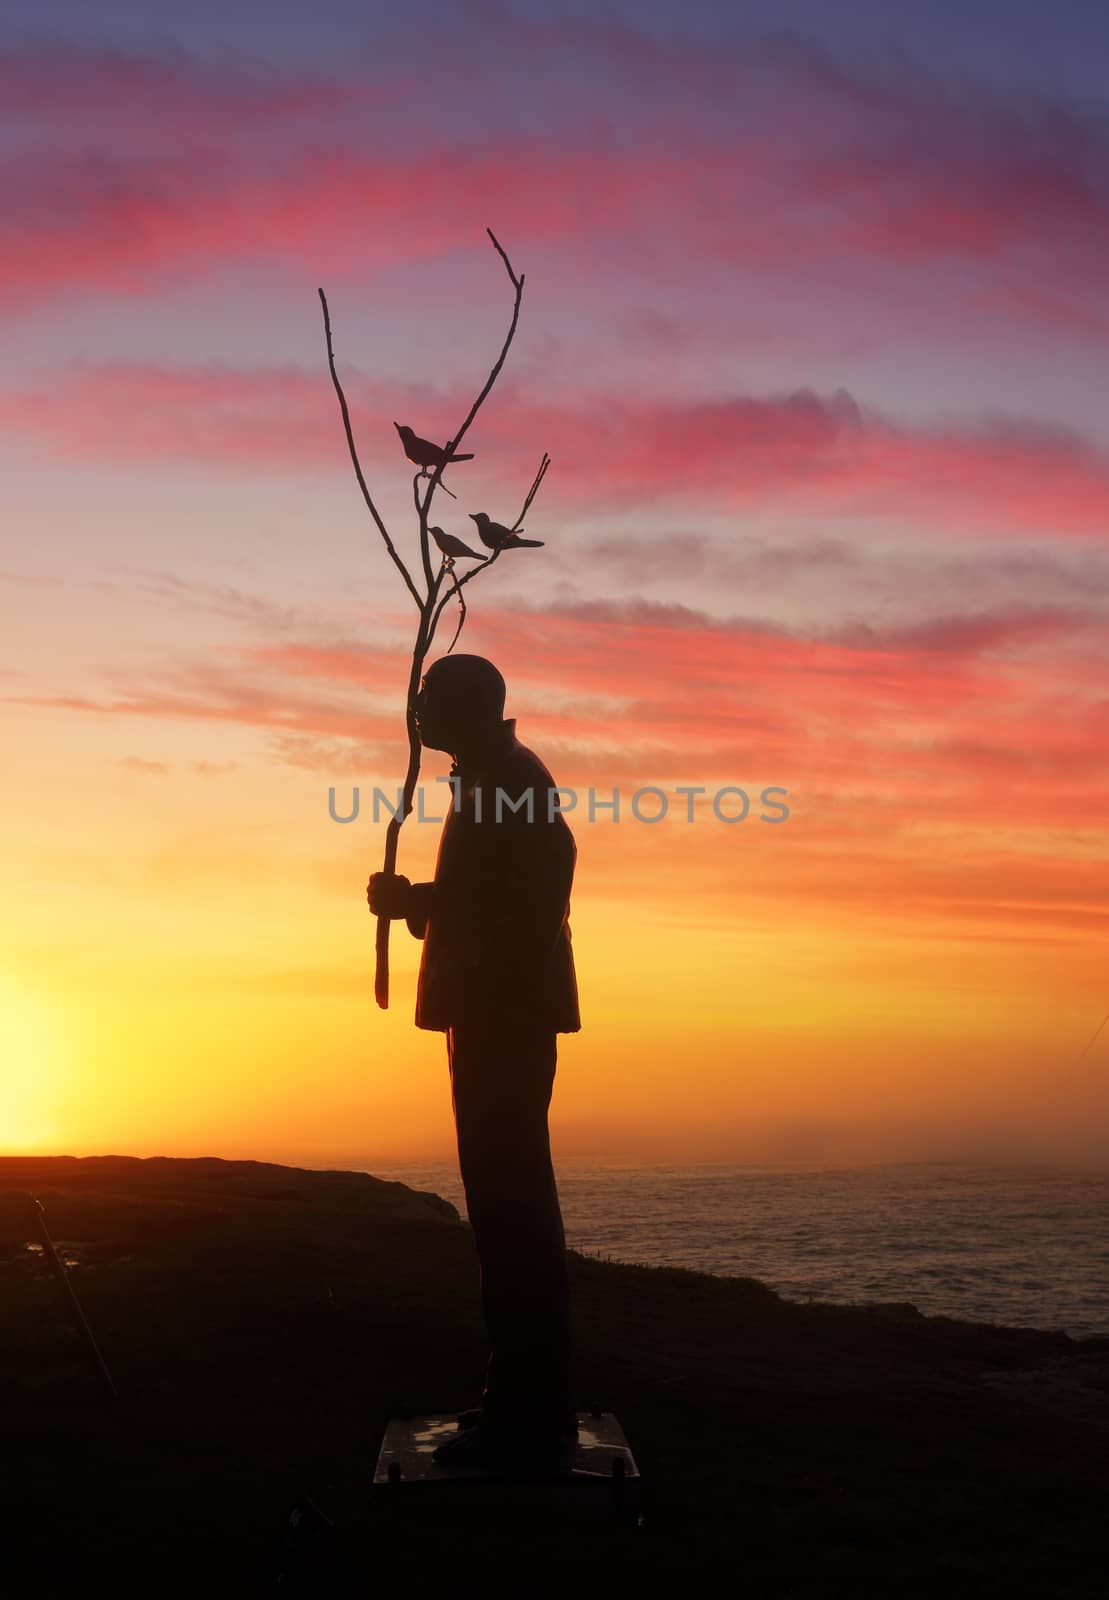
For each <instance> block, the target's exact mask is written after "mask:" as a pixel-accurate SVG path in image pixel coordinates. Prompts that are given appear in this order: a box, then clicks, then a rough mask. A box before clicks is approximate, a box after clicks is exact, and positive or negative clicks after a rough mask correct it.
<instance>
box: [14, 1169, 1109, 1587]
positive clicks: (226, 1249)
mask: <svg viewBox="0 0 1109 1600" xmlns="http://www.w3.org/2000/svg"><path fill="white" fill-rule="evenodd" d="M27 1190H29V1191H32V1192H33V1193H35V1194H37V1195H38V1197H39V1199H40V1200H41V1201H42V1203H43V1205H44V1207H45V1210H46V1216H47V1222H48V1226H49V1228H50V1231H51V1234H52V1236H53V1238H54V1240H55V1242H56V1243H58V1244H59V1245H63V1244H64V1249H63V1250H62V1253H63V1254H66V1255H68V1256H69V1258H70V1259H71V1260H75V1261H76V1262H77V1265H76V1266H74V1267H73V1268H72V1271H71V1277H72V1282H73V1284H74V1287H75V1288H76V1289H77V1291H78V1294H79V1296H80V1300H81V1303H82V1305H83V1306H84V1308H85V1311H86V1314H87V1316H88V1320H89V1322H90V1324H91V1326H92V1328H93V1329H94V1331H95V1333H96V1335H97V1337H98V1339H99V1342H100V1345H101V1347H102V1349H103V1352H104V1354H105V1357H106V1358H107V1361H108V1364H109V1366H110V1368H111V1371H112V1374H113V1376H114V1378H115V1380H116V1383H117V1386H118V1388H119V1390H120V1392H121V1396H122V1401H121V1404H119V1405H118V1406H116V1407H113V1406H112V1405H111V1403H110V1401H108V1400H107V1399H106V1398H105V1396H104V1394H103V1393H102V1392H101V1389H100V1387H99V1386H98V1383H97V1380H96V1377H95V1374H94V1373H93V1371H92V1369H91V1367H90V1364H89V1362H88V1360H87V1358H86V1356H85V1353H84V1349H83V1346H82V1345H81V1344H80V1342H79V1340H78V1338H77V1336H76V1334H75V1333H74V1331H73V1329H72V1327H71V1326H70V1324H69V1322H68V1320H67V1317H66V1314H65V1310H64V1306H63V1301H62V1297H61V1294H60V1292H59V1289H58V1287H57V1285H56V1284H55V1282H54V1280H53V1278H52V1277H51V1276H50V1275H49V1273H48V1272H47V1270H46V1269H45V1266H44V1263H43V1261H42V1259H41V1258H36V1257H35V1255H34V1254H33V1253H31V1252H29V1251H27V1250H26V1249H25V1248H23V1247H22V1240H21V1238H20V1237H19V1235H20V1233H21V1231H22V1228H21V1224H20V1222H19V1220H18V1217H19V1209H20V1208H19V1203H18V1201H17V1198H16V1195H15V1194H14V1193H13V1191H27ZM0 1191H6V1193H5V1194H3V1195H0V1356H2V1358H3V1367H2V1372H3V1379H2V1380H0V1381H3V1383H4V1385H5V1388H6V1389H7V1390H8V1391H9V1392H8V1393H6V1394H5V1396H4V1411H3V1479H2V1481H0V1491H2V1496H3V1499H2V1530H0V1539H2V1561H3V1578H4V1579H5V1580H8V1581H7V1582H6V1583H5V1588H6V1589H7V1592H9V1593H11V1594H12V1595H20V1596H22V1595H24V1594H28V1595H29V1594H34V1595H36V1596H48V1595H53V1594H55V1593H61V1592H62V1589H61V1584H62V1582H63V1580H73V1581H75V1583H76V1584H77V1585H78V1587H75V1588H73V1589H72V1590H71V1591H70V1592H74V1593H77V1592H81V1593H84V1592H92V1590H93V1589H95V1590H98V1591H99V1590H103V1591H104V1592H106V1593H108V1594H117V1595H118V1594H131V1593H134V1594H143V1595H150V1596H160V1595H165V1594H172V1593H179V1592H181V1593H184V1592H189V1593H196V1592H198V1591H201V1592H205V1591H206V1592H207V1594H208V1595H209V1596H213V1597H214V1596H221V1595H224V1594H228V1595H232V1594H234V1595H246V1594H255V1593H261V1594H270V1593H272V1594H274V1595H280V1594H291V1593H297V1594H300V1593H303V1594H319V1595H330V1594H336V1595H339V1594H366V1595H375V1594H382V1595H386V1594H389V1595H395V1596H398V1597H399V1596H400V1595H402V1594H406V1595H423V1594H428V1595H432V1594H434V1595H442V1596H444V1597H445V1600H446V1597H449V1596H456V1595H457V1596H462V1595H475V1596H476V1595H486V1594H504V1595H520V1596H527V1595H546V1594H556V1593H558V1594H566V1595H598V1596H599V1595H604V1596H606V1597H607V1596H614V1597H615V1596H623V1595H625V1594H628V1595H636V1596H639V1595H642V1596H649V1595H653V1594H655V1593H660V1592H662V1593H675V1592H676V1593H678V1594H680V1595H683V1596H689V1597H694V1596H701V1595H708V1594H716V1593H719V1594H723V1595H729V1596H730V1595H733V1594H736V1595H739V1594H746V1595H748V1596H754V1597H761V1596H813V1597H817V1596H820V1597H824V1596H832V1595H844V1596H846V1595H853V1596H860V1595H862V1596H871V1595H873V1596H882V1597H887V1596H888V1597H894V1596H902V1595H916V1594H921V1595H924V1594H928V1595H935V1596H941V1595H943V1596H946V1595H968V1596H969V1595H974V1596H986V1595H1011V1596H1023V1595H1037V1596H1043V1597H1045V1600H1046V1597H1050V1600H1057V1597H1066V1596H1103V1595H1105V1594H1107V1593H1109V1532H1107V1530H1109V1511H1107V1507H1109V1339H1097V1340H1091V1339H1087V1340H1077V1341H1076V1340H1072V1339H1069V1338H1068V1337H1066V1336H1065V1335H1063V1334H1057V1333H1039V1332H1030V1331H1026V1330H1019V1329H1013V1328H999V1327H991V1326H988V1325H985V1324H975V1323H965V1322H956V1321H953V1320H951V1319H949V1318H945V1317H922V1316H920V1315H919V1314H918V1313H917V1312H916V1311H915V1310H914V1308H913V1307H912V1306H908V1305H896V1306H890V1305H886V1306H871V1307H858V1308H854V1307H852V1308H834V1307H828V1306H800V1305H794V1304H790V1303H787V1302H784V1301H782V1300H780V1299H779V1298H778V1297H777V1296H776V1295H775V1294H774V1293H773V1292H772V1291H770V1290H769V1289H767V1288H765V1287H764V1286H763V1285H762V1284H760V1283H758V1282H756V1281H755V1280H753V1279H725V1278H711V1277H707V1276H703V1275H700V1274H696V1273H688V1272H677V1271H669V1270H662V1269H651V1268H645V1267H630V1266H617V1265H612V1264H605V1263H600V1262H596V1261H593V1260H590V1259H587V1258H584V1257H580V1256H572V1257H571V1272H572V1285H573V1293H574V1304H575V1315H576V1335H577V1371H578V1386H579V1403H580V1405H581V1406H582V1407H583V1408H588V1407H589V1406H591V1405H598V1406H603V1407H604V1408H605V1409H607V1410H614V1411H615V1412H616V1413H617V1415H618V1416H619V1417H620V1419H621V1421H622V1423H623V1425H624V1428H625V1431H626V1433H627V1435H628V1439H629V1442H630V1444H631V1446H632V1449H633V1450H634V1452H635V1455H636V1458H637V1461H638V1464H639V1467H640V1470H641V1472H642V1475H643V1482H644V1494H645V1518H644V1522H643V1525H642V1527H636V1526H635V1524H634V1523H632V1524H630V1525H626V1526H623V1527H619V1526H617V1527H613V1528H606V1527H604V1526H602V1527H600V1528H598V1529H589V1528H586V1527H583V1526H581V1525H580V1523H579V1521H578V1520H575V1519H574V1518H573V1517H572V1516H571V1515H570V1514H568V1513H566V1512H564V1511H562V1512H559V1511H556V1510H552V1511H551V1512H550V1514H549V1515H546V1514H544V1513H542V1512H541V1513H539V1514H538V1516H536V1515H534V1514H533V1515H532V1516H531V1517H530V1518H526V1517H523V1516H520V1515H510V1514H506V1513H505V1512H504V1511H503V1510H502V1511H499V1512H498V1510H497V1509H496V1506H495V1505H493V1504H492V1503H491V1505H490V1510H489V1512H488V1514H482V1515H480V1516H478V1517H476V1518H475V1519H473V1520H472V1521H471V1522H470V1523H469V1524H465V1523H463V1524H457V1523H456V1524H454V1525H452V1524H450V1523H448V1522H447V1521H445V1520H444V1518H445V1516H446V1515H447V1514H448V1513H446V1512H443V1513H440V1512H439V1511H429V1512H428V1514H427V1516H426V1519H424V1520H423V1521H422V1522H420V1523H419V1524H418V1525H417V1526H416V1527H415V1528H410V1529H408V1530H407V1531H405V1530H403V1529H401V1528H400V1527H399V1526H398V1525H397V1524H396V1521H395V1519H394V1518H393V1517H392V1515H391V1514H390V1512H389V1510H388V1508H387V1507H386V1508H385V1510H384V1511H383V1510H382V1507H381V1504H380V1501H379V1500H378V1501H375V1500H374V1498H373V1496H372V1495H371V1494H370V1491H369V1482H370V1479H371V1477H372V1472H373V1464H374V1461H375V1459H376V1455H377V1449H378V1445H379V1443H380V1439H381V1435H382V1433H383V1430H384V1426H385V1421H386V1418H387V1417H388V1416H390V1415H391V1414H397V1413H400V1412H404V1411H405V1410H409V1411H415V1412H420V1411H429V1412H431V1411H454V1410H458V1409H459V1408H461V1407H463V1406H466V1405H470V1404H473V1403H474V1402H475V1400H476V1398H477V1391H478V1389H479V1387H480V1379H481V1373H482V1369H483V1365H484V1357H485V1345H484V1336H483V1331H482V1327H481V1320H480V1308H479V1302H478V1283H477V1263H476V1257H475V1254H474V1248H473V1240H472V1236H471V1234H470V1231H469V1228H468V1227H466V1226H465V1225H464V1224H462V1223H460V1222H459V1221H458V1220H457V1218H456V1217H455V1215H454V1213H453V1211H452V1209H451V1208H450V1207H449V1206H446V1205H445V1203H444V1202H442V1201H435V1200H431V1199H428V1198H427V1197H420V1196H416V1195H414V1194H413V1192H412V1191H410V1190H407V1189H404V1188H403V1187H402V1186H401V1185H395V1184H384V1183H380V1182H379V1181H378V1180H376V1179H372V1178H367V1177H364V1176H361V1175H359V1174H356V1173H321V1172H306V1171H301V1170H298V1169H293V1168H287V1167H277V1166H269V1165H264V1164H261V1163H254V1162H224V1161H216V1160H211V1161H173V1160H160V1159H159V1160H150V1161H138V1160H133V1159H128V1158H123V1157H103V1158H89V1159H86V1160H73V1159H72V1158H56V1159H38V1158H26V1159H22V1158H10V1159H6V1160H0ZM13 1579H14V1583H13V1582H12V1580H13Z"/></svg>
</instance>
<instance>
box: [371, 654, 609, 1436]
mask: <svg viewBox="0 0 1109 1600" xmlns="http://www.w3.org/2000/svg"><path fill="white" fill-rule="evenodd" d="M504 698H505V684H504V679H503V678H502V677H501V675H500V673H499V672H498V671H497V669H496V667H495V666H494V665H493V664H492V662H490V661H486V660H485V659H484V657H482V656H469V655H457V656H452V655H448V656H443V657H441V658H440V659H439V660H438V661H436V662H434V663H433V664H432V665H431V667H429V668H428V671H427V673H426V674H425V676H424V679H423V682H422V684H421V687H420V693H419V695H418V697H417V701H416V708H415V709H416V720H417V725H418V727H419V732H420V741H421V743H422V744H423V745H425V746H427V747H428V748H430V749H433V750H445V751H447V752H448V753H449V754H450V755H452V756H453V757H454V764H453V765H452V767H451V791H452V804H451V807H450V809H449V810H448V812H447V816H446V819H445V821H444V824H443V833H442V838H441V841H440V845H439V856H438V860H437V862H436V868H435V878H434V881H433V882H431V883H409V881H408V879H407V878H405V877H403V876H402V875H399V874H398V875H394V876H393V877H387V876H386V874H384V873H380V872H378V873H374V874H373V876H372V877H371V878H370V882H369V887H368V898H369V903H370V909H371V911H374V912H377V913H383V914H385V915H387V916H389V917H403V918H405V920H406V921H407V924H408V927H409V930H410V932H411V933H413V934H414V935H415V937H416V938H418V939H423V941H424V947H423V953H422V958H421V962H420V975H419V982H418V987H417V996H416V1026H417V1027H419V1028H429V1029H434V1030H436V1031H440V1032H444V1031H445V1033H446V1036H447V1060H448V1064H449V1070H450V1082H451V1103H452V1105H453V1108H454V1119H455V1130H456V1133H457V1137H458V1160H459V1166H460V1169H461V1174H462V1182H463V1186H464V1188H465V1191H466V1208H467V1211H468V1214H469V1218H470V1224H471V1226H472V1228H473V1232H474V1239H475V1243H476V1245H477V1251H478V1259H479V1261H480V1263H481V1294H482V1304H483V1308H484V1313H485V1322H486V1328H487V1330H488V1334H489V1341H490V1345H491V1347H492V1348H491V1353H490V1357H489V1364H488V1367H487V1370H486V1375H485V1386H484V1389H483V1392H482V1405H481V1409H480V1411H477V1410H474V1411H470V1412H463V1413H462V1414H461V1415H460V1417H459V1433H458V1435H457V1436H455V1437H452V1438H451V1439H449V1440H447V1441H446V1443H445V1444H443V1445H441V1446H440V1447H439V1449H438V1450H437V1451H436V1458H437V1459H439V1460H441V1461H444V1462H448V1461H453V1462H455V1463H457V1464H460V1465H465V1464H469V1465H475V1466H481V1465H487V1464H488V1465H492V1464H496V1463H502V1464H503V1463H505V1462H506V1461H513V1460H519V1461H528V1462H531V1461H536V1460H540V1461H546V1460H551V1461H555V1462H561V1461H565V1460H566V1459H567V1456H568V1452H569V1451H570V1450H571V1449H572V1445H573V1440H574V1437H575V1435H576V1433H577V1419H576V1412H575V1407H574V1401H573V1395H572V1386H571V1375H570V1318H569V1295H568V1288H567V1275H566V1244H565V1235H564V1232H563V1224H562V1214H561V1211H560V1209H559V1202H558V1192H557V1189H556V1187H555V1178H554V1170H553V1167H552V1165H551V1147H550V1134H549V1130H548V1125H547V1112H548V1108H549V1106H550V1101H551V1092H552V1089H553V1086H554V1076H555V1060H556V1043H557V1041H556V1035H557V1034H559V1033H576V1032H577V1031H578V1030H579V1029H580V1027H581V1019H580V1016H579V1012H578V990H577V980H576V977H575V972H574V958H573V954H572V952H571V947H570V923H569V911H570V888H571V884H572V882H573V877H574V864H575V861H576V858H577V849H576V846H575V844H574V836H573V834H572V833H571V831H570V829H569V827H568V826H567V824H566V820H565V818H564V817H563V816H562V815H561V813H560V811H559V810H558V791H557V788H556V786H555V782H554V779H553V778H552V776H551V774H550V772H549V771H548V770H547V768H546V767H545V766H544V764H543V762H542V761H540V759H539V757H538V756H537V755H535V754H534V752H533V751H531V750H529V749H527V747H526V746H525V745H522V744H521V743H520V742H519V741H518V740H517V738H516V723H515V719H514V718H510V719H508V720H507V721H506V720H505V719H504Z"/></svg>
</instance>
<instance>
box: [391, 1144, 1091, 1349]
mask: <svg viewBox="0 0 1109 1600" xmlns="http://www.w3.org/2000/svg"><path fill="white" fill-rule="evenodd" d="M372 1170H373V1172H374V1174H375V1176H377V1177H380V1178H391V1179H399V1180H400V1181H401V1182H402V1183H406V1184H408V1185H410V1186H411V1187H412V1188H414V1189H430V1190H433V1191H434V1192H435V1193H436V1194H440V1195H442V1196H443V1197H444V1199H447V1200H450V1201H452V1202H453V1203H454V1204H455V1205H456V1206H457V1207H458V1209H459V1211H460V1212H461V1213H462V1215H463V1216H465V1214H466V1202H465V1195H464V1193H463V1190H462V1184H461V1181H460V1179H459V1176H458V1169H457V1167H456V1166H454V1165H451V1164H448V1163H440V1164H435V1165H424V1166H418V1165H409V1166H399V1167H374V1168H373V1169H372ZM556 1171H557V1177H558V1189H559V1195H560V1198H561V1202H562V1214H563V1219H564V1221H565V1224H566V1242H567V1244H568V1245H569V1246H570V1247H571V1248H573V1249H575V1250H580V1251H582V1252H583V1253H585V1254H588V1255H593V1256H597V1257H600V1258H602V1259H606V1258H608V1259H612V1260H617V1261H632V1262H645V1263H647V1264H648V1265H651V1266H673V1267H692V1268H694V1269H696V1270H697V1271H699V1272H712V1273H719V1274H723V1275H725V1276H738V1277H753V1278H759V1279H761V1280H762V1281H763V1282H764V1283H767V1284H769V1285H770V1286H771V1288H773V1289H776V1290H777V1291H778V1292H779V1294H782V1295H784V1296H785V1297H786V1298H787V1299H790V1300H799V1301H804V1300H810V1299H812V1300H825V1301H832V1302H836V1303H838V1304H851V1303H855V1304H859V1303H861V1302H863V1301H867V1300H910V1301H912V1303H913V1304H914V1305H915V1306H917V1307H918V1308H919V1310H921V1311H922V1312H924V1313H925V1314H943V1315H945V1316H954V1317H962V1318H966V1319H969V1320H971V1321H982V1322H997V1323H1005V1324H1008V1325H1010V1326H1012V1327H1027V1328H1043V1329H1062V1330H1063V1331H1065V1332H1067V1333H1070V1334H1072V1335H1073V1336H1074V1337H1076V1338H1081V1337H1084V1336H1089V1335H1091V1334H1098V1335H1102V1336H1109V1166H1107V1167H1106V1168H1105V1169H1104V1170H1085V1171H1074V1170H1069V1169H1066V1168H1060V1167H1051V1166H1042V1167H1041V1166H1035V1167H1031V1166H1019V1167H1016V1166H1014V1167H1001V1166H998V1167H984V1166H975V1165H969V1164H963V1163H960V1162H946V1161H938V1162H907V1163H894V1164H882V1165H874V1166H858V1167H832V1168H821V1167H815V1166H795V1165H784V1164H782V1165H759V1166H755V1165H751V1166H669V1167H668V1166H656V1167H599V1166H592V1165H584V1164H580V1163H574V1162H559V1163H558V1164H557V1168H556Z"/></svg>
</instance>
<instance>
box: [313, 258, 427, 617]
mask: <svg viewBox="0 0 1109 1600" xmlns="http://www.w3.org/2000/svg"><path fill="white" fill-rule="evenodd" d="M320 304H321V305H322V306H323V328H324V333H325V334H326V335H327V364H328V366H329V367H330V368H331V381H332V383H333V384H334V385H335V393H336V394H337V395H338V396H339V410H340V411H341V412H342V414H343V427H344V429H345V430H346V436H347V445H348V447H349V449H350V459H351V461H352V462H353V463H354V475H355V477H356V478H357V479H358V487H359V488H360V489H361V491H362V498H363V500H365V502H366V505H367V506H368V507H369V512H370V516H371V517H372V518H373V519H374V521H375V522H376V523H377V530H378V532H379V533H380V534H381V537H382V538H383V539H384V540H385V548H386V550H388V552H389V554H390V555H391V556H392V558H393V561H394V562H395V563H396V566H397V569H398V571H399V572H400V575H401V577H402V578H403V579H404V581H405V583H406V584H407V586H408V592H409V594H410V595H411V596H412V598H413V600H415V602H416V604H417V605H418V606H419V608H420V610H421V611H422V610H423V608H424V601H423V597H422V596H421V594H420V591H419V590H418V589H417V588H416V585H415V584H414V583H413V582H412V576H411V574H410V572H409V571H408V568H407V567H406V566H405V564H404V562H403V561H402V560H401V558H400V556H399V555H398V554H397V552H396V550H395V549H394V547H393V541H392V539H390V537H389V530H388V528H386V526H385V524H384V522H382V520H381V516H380V514H379V512H378V509H377V507H376V506H375V505H374V503H373V500H372V498H371V496H370V491H369V489H368V488H367V487H366V479H365V476H364V475H363V472H362V464H361V462H360V461H359V459H358V450H357V447H356V445H355V443H354V431H353V429H352V428H351V425H350V411H349V410H348V409H347V397H346V395H345V394H344V393H343V386H342V384H341V383H340V382H339V374H338V373H337V372H336V370H335V351H334V350H333V349H332V345H331V317H330V314H329V313H328V309H327V296H326V295H325V294H324V292H323V290H322V289H321V290H320Z"/></svg>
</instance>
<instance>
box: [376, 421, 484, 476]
mask: <svg viewBox="0 0 1109 1600" xmlns="http://www.w3.org/2000/svg"><path fill="white" fill-rule="evenodd" d="M393 427H394V428H395V429H396V430H397V432H398V433H399V434H400V441H401V444H403V446H404V453H405V455H406V456H407V457H408V459H409V461H411V462H413V463H414V464H415V465H416V466H417V467H421V468H422V469H423V471H424V472H427V471H428V469H429V468H431V467H439V466H443V465H444V464H445V463H446V462H448V461H472V460H473V459H474V458H473V456H472V455H468V456H456V455H452V454H451V445H452V444H453V443H454V440H453V439H448V440H447V442H446V444H445V445H441V444H432V442H431V440H430V439H421V438H419V436H418V435H417V434H414V433H413V432H412V429H411V428H407V427H403V426H402V425H401V424H400V423H399V422H394V423H393Z"/></svg>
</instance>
